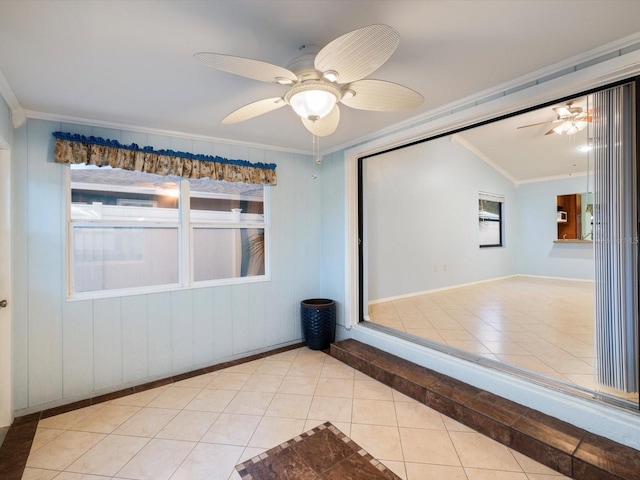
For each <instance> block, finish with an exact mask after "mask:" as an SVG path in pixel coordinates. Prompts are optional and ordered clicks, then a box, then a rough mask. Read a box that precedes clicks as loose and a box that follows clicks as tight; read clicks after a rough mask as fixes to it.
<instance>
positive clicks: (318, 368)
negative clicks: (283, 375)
mask: <svg viewBox="0 0 640 480" xmlns="http://www.w3.org/2000/svg"><path fill="white" fill-rule="evenodd" d="M322 366H323V363H320V362H304V363H302V362H300V363H298V362H295V363H293V364H292V365H291V367H290V368H289V371H288V372H287V376H288V377H319V376H320V372H322Z"/></svg>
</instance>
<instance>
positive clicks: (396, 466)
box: [382, 460, 407, 480]
mask: <svg viewBox="0 0 640 480" xmlns="http://www.w3.org/2000/svg"><path fill="white" fill-rule="evenodd" d="M382 464H383V465H384V466H385V467H387V468H388V469H389V470H391V471H392V472H393V473H395V474H396V475H398V476H399V477H400V478H401V479H402V480H407V472H406V470H405V468H404V462H398V461H396V460H385V461H384V462H382Z"/></svg>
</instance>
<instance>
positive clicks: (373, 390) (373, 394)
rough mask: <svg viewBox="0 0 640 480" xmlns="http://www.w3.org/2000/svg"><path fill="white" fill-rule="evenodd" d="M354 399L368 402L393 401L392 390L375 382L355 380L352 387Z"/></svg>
mask: <svg viewBox="0 0 640 480" xmlns="http://www.w3.org/2000/svg"><path fill="white" fill-rule="evenodd" d="M353 397H354V398H367V399H369V400H393V389H391V388H390V387H387V386H386V385H384V384H382V383H380V382H377V381H375V380H370V379H368V380H358V379H356V380H355V383H354V385H353Z"/></svg>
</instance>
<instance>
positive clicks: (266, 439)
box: [248, 417, 305, 448]
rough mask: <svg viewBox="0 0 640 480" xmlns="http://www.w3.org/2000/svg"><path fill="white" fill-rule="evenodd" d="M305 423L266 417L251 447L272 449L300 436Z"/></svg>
mask: <svg viewBox="0 0 640 480" xmlns="http://www.w3.org/2000/svg"><path fill="white" fill-rule="evenodd" d="M304 424H305V421H304V420H302V419H298V418H278V417H264V418H263V419H262V420H261V421H260V424H259V425H258V428H256V431H255V432H254V433H253V436H252V437H251V440H249V445H248V446H249V447H258V448H272V447H274V446H276V445H279V444H281V443H283V442H286V441H287V440H289V439H291V438H293V437H295V436H296V435H300V434H301V433H302V431H303V428H304Z"/></svg>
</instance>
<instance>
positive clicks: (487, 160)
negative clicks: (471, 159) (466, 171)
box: [451, 134, 519, 186]
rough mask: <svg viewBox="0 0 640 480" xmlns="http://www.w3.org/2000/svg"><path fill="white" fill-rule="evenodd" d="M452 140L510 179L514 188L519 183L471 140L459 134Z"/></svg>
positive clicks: (452, 137)
mask: <svg viewBox="0 0 640 480" xmlns="http://www.w3.org/2000/svg"><path fill="white" fill-rule="evenodd" d="M451 140H452V141H455V142H458V143H459V144H460V145H462V146H463V147H464V148H466V149H467V150H469V151H470V152H471V153H473V154H474V155H475V156H477V157H478V158H480V159H481V160H483V161H484V163H486V164H487V165H489V166H490V167H491V168H493V169H494V170H495V171H496V172H498V173H499V174H500V175H502V176H503V177H505V178H506V179H508V180H509V181H510V182H511V183H512V184H513V185H514V186H516V185H517V184H518V183H519V182H518V180H517V179H516V178H515V177H514V176H513V175H511V174H510V173H509V172H507V171H506V170H505V169H504V168H502V167H501V166H500V165H498V164H497V163H495V162H494V161H493V160H491V159H490V158H489V157H488V156H487V155H485V154H484V153H483V152H482V151H481V150H479V149H478V148H477V147H476V146H475V145H473V144H472V143H471V142H470V141H469V140H466V139H464V138H462V137H461V136H460V135H458V134H454V135H452V136H451Z"/></svg>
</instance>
